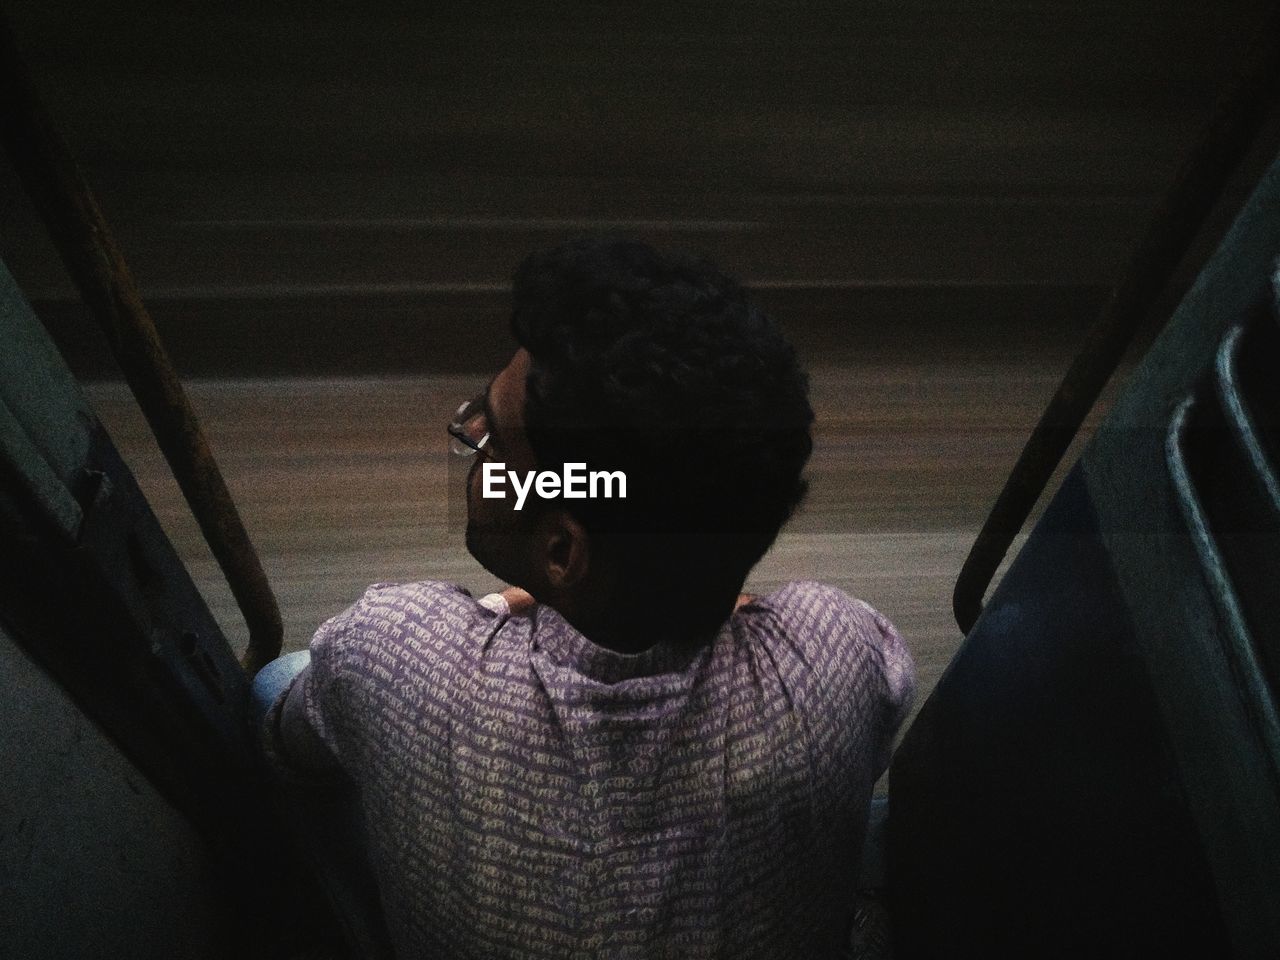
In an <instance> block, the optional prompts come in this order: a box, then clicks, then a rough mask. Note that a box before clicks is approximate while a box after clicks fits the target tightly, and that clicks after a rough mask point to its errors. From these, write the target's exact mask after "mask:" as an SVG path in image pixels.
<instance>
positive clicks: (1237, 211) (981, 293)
mask: <svg viewBox="0 0 1280 960" xmlns="http://www.w3.org/2000/svg"><path fill="white" fill-rule="evenodd" d="M0 13H2V20H3V23H0V32H2V33H3V34H4V36H3V37H0V40H2V41H3V42H2V43H0V55H2V56H3V59H4V63H3V64H2V65H0V69H2V70H3V76H2V77H0V85H2V86H0V114H3V115H2V116H0V136H2V137H3V140H4V145H5V151H6V155H5V157H4V159H3V162H0V542H2V543H4V545H5V547H6V549H5V550H4V551H3V561H2V564H3V570H2V572H0V656H2V657H3V666H2V667H0V687H2V690H0V711H2V713H0V720H2V721H3V722H2V723H0V729H2V730H3V733H0V756H2V757H3V764H2V769H3V778H4V781H5V783H6V786H5V789H4V790H0V957H10V956H11V957H14V958H15V960H16V958H23V960H26V958H32V960H35V958H41V960H43V958H60V957H116V956H120V957H138V958H143V957H152V956H154V957H162V956H163V957H226V956H258V955H261V956H264V957H265V956H270V957H297V958H304V957H315V958H322V957H323V958H330V957H334V958H336V957H345V956H349V955H350V956H355V955H356V954H355V953H351V952H350V951H349V948H348V947H347V946H344V943H343V936H342V933H341V931H340V930H338V928H337V927H336V925H335V923H334V921H333V919H332V918H331V917H330V916H329V914H328V912H327V909H326V907H325V905H324V903H323V897H322V896H320V895H319V893H318V892H317V890H316V888H315V886H314V881H313V879H312V878H311V877H310V875H309V873H308V869H307V867H306V865H305V864H304V863H303V862H301V860H300V859H299V858H298V856H297V855H296V851H294V850H293V849H291V848H290V847H289V845H288V843H287V842H285V841H284V840H283V839H282V837H283V835H284V833H285V831H282V830H281V829H280V828H279V822H278V818H279V816H280V813H279V811H278V810H277V809H275V808H274V807H273V806H272V803H271V801H270V800H269V798H268V797H267V794H266V792H265V791H264V788H263V783H262V772H261V769H260V768H259V766H258V758H257V756H256V753H255V750H254V747H253V744H252V743H251V735H250V732H249V730H248V724H247V720H246V713H245V710H246V697H247V689H248V682H249V678H250V677H251V675H252V671H253V669H254V668H255V667H257V666H261V664H262V663H263V662H265V661H266V660H267V659H270V658H271V657H272V656H274V655H275V654H276V653H277V652H280V651H282V650H283V651H286V652H287V651H293V650H300V649H303V648H305V647H306V645H307V642H308V640H309V638H310V637H311V635H312V633H313V632H314V631H315V629H316V628H317V627H318V626H319V624H320V623H322V622H323V621H325V620H326V619H328V618H329V617H331V616H333V615H334V614H336V613H337V612H339V611H340V610H342V609H343V608H345V607H346V606H347V605H348V604H350V603H351V602H352V601H353V600H354V599H355V598H356V597H357V596H358V595H359V594H360V592H361V591H362V590H363V589H364V587H365V586H366V585H367V584H369V583H372V582H375V581H408V580H415V579H422V578H426V577H431V578H438V579H445V580H452V581H456V582H459V583H462V584H464V585H465V586H467V587H468V588H469V589H471V590H472V592H474V593H476V594H477V595H479V594H480V593H483V592H487V591H489V590H491V589H494V588H495V587H496V586H497V581H495V580H494V579H493V578H492V577H491V576H490V575H489V574H487V573H486V572H484V571H483V570H482V569H480V568H479V567H478V566H477V565H476V564H475V563H474V561H473V560H471V558H470V557H469V556H468V555H467V552H466V549H465V547H464V545H463V542H462V526H463V525H462V521H463V519H464V517H465V507H464V506H463V505H462V501H461V500H460V492H459V491H460V486H459V484H460V480H461V475H460V473H459V472H458V470H457V468H456V467H454V466H453V465H452V464H451V463H450V461H449V457H448V454H447V444H446V439H447V438H446V436H445V433H444V430H443V425H444V424H445V423H446V422H447V420H448V417H449V415H450V413H452V411H453V410H454V409H455V408H456V406H457V403H458V400H459V399H460V398H465V397H468V396H472V395H473V394H474V393H475V392H476V390H477V389H478V388H480V387H482V386H483V384H484V382H485V380H486V379H487V378H488V376H489V375H490V374H491V372H492V371H493V370H495V369H497V368H498V367H500V366H501V365H502V364H503V363H504V362H505V361H506V358H507V357H508V356H509V355H510V352H511V350H512V347H513V342H512V339H511V334H510V332H509V329H508V312H509V300H510V282H511V275H512V272H513V270H514V269H515V267H516V266H517V264H518V263H519V262H520V261H521V259H522V258H523V257H524V256H525V255H526V254H527V253H529V252H531V251H533V250H538V249H543V248H547V247H550V246H552V245H554V244H556V243H558V242H560V241H563V240H565V239H568V238H571V237H575V236H580V235H584V234H613V235H625V236H635V237H639V238H641V239H644V240H646V241H649V242H651V243H653V244H655V245H656V246H659V247H663V248H676V249H682V250H688V251H692V252H696V253H699V254H704V255H707V256H709V257H711V258H713V259H714V260H716V261H717V262H718V263H719V264H720V265H721V266H722V267H724V268H725V269H726V270H727V271H728V272H730V273H732V274H734V275H736V276H738V277H740V278H741V279H742V280H743V281H744V283H745V284H746V286H747V287H749V288H750V289H751V290H752V291H753V293H754V295H755V296H756V297H757V298H758V299H759V300H760V301H761V302H762V303H764V304H765V305H766V306H767V308H768V309H769V311H770V313H771V314H773V315H774V316H776V317H777V318H778V319H779V321H780V322H781V324H782V326H783V328H784V329H785V330H786V331H787V333H788V334H789V336H790V337H791V338H792V340H793V341H794V342H795V344H796V345H797V349H798V351H799V353H800V355H801V357H802V360H803V362H804V364H805V366H806V367H807V368H808V370H809V374H810V386H811V393H812V402H813V406H814V409H815V411H816V414H817V420H816V423H815V427H814V439H815V447H814V455H813V458H812V460H811V462H810V465H809V468H808V475H809V477H810V481H811V491H810V494H809V497H808V499H807V500H806V502H805V504H804V505H803V507H802V509H801V510H800V512H799V513H798V514H797V515H796V516H795V517H794V518H793V519H792V521H791V522H790V524H789V525H788V526H787V527H786V528H785V529H784V531H783V534H782V536H781V537H780V538H779V540H778V542H777V543H776V544H775V546H774V547H773V549H772V550H771V551H770V553H769V554H768V555H767V556H766V557H765V559H764V560H763V561H762V562H761V564H760V565H759V566H758V567H757V568H756V569H755V570H754V571H753V573H752V575H751V577H750V578H749V580H748V583H747V586H748V588H749V589H751V590H752V591H754V592H763V591H766V590H769V589H772V588H774V587H776V586H778V585H780V584H782V583H784V582H786V581H789V580H794V579H816V580H822V581H826V582H829V583H833V584H835V585H837V586H840V587H841V588H843V589H845V590H847V591H848V592H850V593H851V594H854V595H856V596H859V597H863V598H865V599H866V600H868V601H869V602H871V603H873V604H874V605H875V606H876V607H877V608H878V609H880V610H882V611H883V612H884V613H885V614H886V615H888V616H889V617H890V618H891V619H892V620H893V622H894V623H895V624H896V625H897V626H898V628H899V629H900V630H901V632H902V634H903V636H904V637H905V638H906V640H907V643H908V645H909V647H910V649H911V652H912V655H913V656H914V658H915V661H916V664H917V669H918V673H919V681H918V683H919V685H918V691H917V696H916V703H915V707H914V709H913V712H912V714H911V715H910V717H909V718H908V720H907V722H906V723H905V724H904V727H903V732H902V734H901V735H900V745H899V747H898V750H897V753H896V755H895V758H894V761H893V763H892V766H891V768H890V771H889V772H888V773H887V774H886V776H885V777H884V778H882V780H881V782H880V784H879V785H878V786H877V794H878V796H879V797H880V798H881V803H880V804H878V805H877V808H876V809H877V810H880V811H883V810H885V809H886V808H887V809H888V810H889V811H890V815H889V816H888V818H887V824H885V823H880V824H879V826H878V827H877V830H876V832H875V834H874V836H873V842H872V843H871V845H870V847H869V849H868V852H867V854H866V862H865V863H864V866H863V875H864V877H865V878H866V884H865V885H866V887H867V903H868V905H869V906H868V910H867V912H866V913H865V914H864V913H860V914H859V916H860V917H864V918H866V920H867V923H868V924H869V925H870V926H869V927H868V931H867V932H866V936H865V938H864V939H863V940H861V941H857V942H855V943H854V944H853V945H852V946H851V953H850V956H858V957H886V956H897V957H951V956H979V955H981V956H1019V957H1030V956H1073V957H1077V956H1153V955H1159V954H1164V955H1170V956H1179V955H1190V954H1192V953H1194V954H1196V955H1200V956H1232V957H1274V956H1276V955H1277V951H1280V912H1278V911H1276V910H1275V908H1274V904H1275V902H1276V900H1277V898H1278V897H1280V707H1278V701H1277V689H1278V687H1277V684H1278V683H1280V679H1278V678H1280V620H1278V619H1277V617H1278V616H1280V605H1278V601H1277V596H1280V594H1278V593H1277V589H1276V586H1275V585H1276V583H1277V578H1278V577H1280V481H1278V480H1277V477H1280V395H1277V386H1276V378H1275V376H1274V371H1275V369H1276V366H1275V365H1276V363H1277V358H1278V357H1280V354H1278V353H1277V351H1278V350H1280V342H1278V341H1280V333H1278V332H1277V327H1276V324H1277V304H1278V303H1280V292H1277V291H1280V273H1278V272H1277V271H1278V269H1280V268H1278V264H1280V161H1277V156H1278V155H1280V110H1278V109H1277V105H1278V102H1280V96H1277V93H1278V92H1280V18H1278V15H1277V10H1276V7H1275V5H1274V4H1272V3H1267V2H1263V0H1229V2H1224V3H1215V4H1202V3H1191V2H1189V0H1176V2H1173V3H1154V2H1151V0H1136V2H1132V3H1125V4H1113V3H1106V2H1103V0H1087V2H1082V3H1077V4H1071V5H1061V4H1058V5H1054V4H1021V3H1012V2H1010V0H965V2H962V3H953V4H941V3H901V2H899V3H885V2H869V3H859V4H846V3H834V2H830V0H819V2H807V3H799V4H781V3H768V2H755V0H753V2H747V3H724V2H719V0H716V2H711V3H705V4H693V5H688V4H675V3H665V2H664V3H661V4H657V5H651V6H649V7H646V8H644V9H643V11H642V10H641V9H640V8H638V7H635V6H628V5H623V4H617V3H608V2H601V3H590V4H584V5H568V4H552V3H545V2H541V0H539V2H535V3H533V4H521V5H517V4H505V3H480V4H473V5H467V6H459V7H456V8H449V9H430V8H417V7H412V6H409V5H392V4H375V5H372V6H370V7H365V8H356V7H352V6H350V5H339V4H330V3H321V4H319V5H314V6H310V7H301V6H295V5H286V6H278V7H277V6H261V5H256V4H243V3H229V4H226V3H224V4H197V5H191V6H188V7H184V6H182V5H168V4H161V3H156V2H154V0H135V2H132V3H126V4H115V3H108V4H99V5H93V6H90V7H85V6H84V5H72V4H66V3H59V2H56V0H54V2H43V3H35V2H30V0H18V2H11V3H7V4H4V5H3V8H0ZM139 317H142V318H143V319H144V321H145V322H143V323H142V325H141V326H139V325H138V318H139ZM958 578H959V583H957V579H958ZM953 592H954V596H953ZM886 797H887V798H888V799H887V804H885V803H884V802H883V801H884V798H886ZM299 930H305V931H307V932H306V933H302V934H300V933H298V931H299Z"/></svg>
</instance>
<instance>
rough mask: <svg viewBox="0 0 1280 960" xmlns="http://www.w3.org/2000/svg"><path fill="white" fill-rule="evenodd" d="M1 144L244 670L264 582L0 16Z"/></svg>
mask: <svg viewBox="0 0 1280 960" xmlns="http://www.w3.org/2000/svg"><path fill="white" fill-rule="evenodd" d="M0 141H3V143H4V146H5V149H6V150H7V151H8V154H9V158H10V160H11V161H12V163H13V166H14V168H15V169H16V170H17V173H18V176H19V177H20V178H21V180H22V184H23V187H24V188H25V189H26V191H27V193H28V194H29V195H30V196H31V199H32V201H33V202H34V204H35V206H36V208H37V209H38V210H39V212H40V214H41V216H42V217H43V218H44V222H45V224H46V226H47V227H48V229H49V233H50V235H51V236H52V238H53V241H54V243H55V244H56V245H57V248H58V252H59V253H60V254H61V256H62V259H63V262H64V263H65V264H66V267H67V271H68V272H69V273H70V275H71V278H72V280H73V281H74V282H75V284H76V286H77V287H78V288H79V290H80V295H81V296H82V297H83V298H84V301H85V303H86V304H88V306H89V308H90V310H91V311H92V313H93V315H94V317H95V318H96V320H97V322H98V323H99V325H100V326H101V327H102V329H103V332H104V333H105V334H106V336H107V341H108V342H109V343H110V344H111V349H112V351H113V352H114V353H115V357H116V360H117V362H118V363H119V364H120V369H121V370H122V371H123V372H124V376H125V379H126V380H127V381H128V383H129V386H130V388H131V389H132V390H133V394H134V396H135V397H136V398H137V401H138V405H139V406H140V407H141V408H142V412H143V415H144V416H145V417H146V418H147V423H148V424H150V426H151V432H152V433H153V434H154V435H155V438H156V442H157V443H158V444H159V446H160V450H161V452H163V453H164V456H165V459H166V460H168V462H169V467H170V469H171V470H172V471H173V475H174V478H175V479H176V480H177V481H178V486H179V487H181V488H182V493H183V495H184V496H185V497H186V499H187V503H188V504H189V505H190V507H191V512H192V513H193V514H194V515H195V518H196V521H197V523H199V525H200V530H201V532H203V534H204V538H205V540H206V541H208V544H209V548H210V549H211V550H212V551H213V555H214V557H215V558H216V559H217V561H218V565H219V566H220V567H221V568H222V572H223V574H224V575H225V576H226V578H227V582H228V583H229V584H230V586H231V592H232V594H233V595H234V596H235V598H236V602H237V603H238V604H239V606H240V611H241V613H242V614H243V615H244V619H245V623H246V625H247V626H248V628H249V646H248V649H247V650H246V652H245V656H244V660H243V663H244V666H245V669H246V670H248V671H250V672H255V671H256V670H257V669H258V668H260V667H261V666H262V665H263V664H265V663H267V662H268V661H270V660H271V659H273V658H274V657H276V656H277V655H278V654H279V652H280V644H281V639H282V636H283V632H284V629H283V625H282V623H281V619H280V610H279V608H278V607H277V605H276V601H275V597H274V595H273V594H272V592H271V587H270V585H269V584H268V583H267V577H266V574H265V573H264V572H263V570H262V564H261V563H260V562H259V560H258V555H257V553H256V552H255V551H254V549H253V544H252V543H251V542H250V541H249V535H248V533H247V532H246V531H245V528H244V524H243V523H242V522H241V520H240V515H239V513H238V512H237V510H236V506H235V503H234V502H233V501H232V499H231V494H230V493H229V492H228V491H227V487H226V484H225V483H224V482H223V479H222V474H221V472H220V471H219V470H218V465H217V463H216V462H215V461H214V458H213V453H212V452H211V451H210V449H209V443H208V441H207V439H206V438H205V435H204V431H203V430H202V429H201V426H200V422H199V420H198V419H197V418H196V414H195V411H194V410H193V409H192V407H191V403H190V401H189V400H188V399H187V396H186V393H185V392H184V391H183V389H182V384H181V383H180V382H179V380H178V376H177V374H176V373H175V371H174V369H173V364H172V363H171V362H170V360H169V356H168V354H167V352H166V351H165V349H164V345H163V344H162V343H161V342H160V338H159V336H158V335H157V333H156V328H155V324H154V323H152V321H151V317H150V315H149V314H148V313H147V309H146V307H145V306H143V303H142V300H141V298H140V297H139V296H138V290H137V286H136V284H135V283H134V281H133V277H132V275H131V274H130V272H129V268H128V267H127V266H126V265H125V262H124V257H123V256H122V255H121V253H120V250H119V249H118V248H117V247H116V244H115V241H114V240H113V239H112V236H111V231H110V230H109V229H108V227H107V224H106V221H105V220H104V219H103V217H102V212H101V211H100V210H99V208H98V204H97V201H96V200H95V199H94V196H93V193H92V191H90V189H89V186H88V184H87V183H86V182H85V179H84V176H83V175H82V174H81V172H80V169H79V167H78V166H77V165H76V163H75V161H74V160H73V159H72V157H71V153H70V150H69V149H68V148H67V145H66V143H65V142H64V141H63V139H62V137H61V136H60V135H59V134H58V132H57V130H56V129H55V128H54V126H53V124H52V122H51V121H50V120H49V118H48V116H47V115H46V113H45V111H44V110H43V108H42V107H41V105H40V102H39V98H38V97H37V96H36V92H35V89H34V86H33V85H32V83H31V81H30V78H29V76H28V74H27V71H26V69H25V68H24V66H23V64H22V62H21V59H20V57H19V55H18V51H17V45H16V43H15V41H14V37H13V33H12V30H11V29H10V27H9V23H8V21H7V19H5V18H4V17H3V16H0Z"/></svg>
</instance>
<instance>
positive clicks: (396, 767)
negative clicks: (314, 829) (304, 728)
mask: <svg viewBox="0 0 1280 960" xmlns="http://www.w3.org/2000/svg"><path fill="white" fill-rule="evenodd" d="M655 639H659V642H658V643H656V644H655V646H654V647H652V648H651V649H649V650H647V651H645V652H644V653H641V654H630V655H628V654H620V653H617V652H614V651H611V650H607V649H605V648H602V647H598V646H596V645H595V644H593V643H591V642H590V641H589V640H588V639H587V638H586V637H584V636H583V635H582V634H580V633H579V632H578V631H577V630H575V629H574V628H573V627H572V626H571V625H569V623H567V622H566V621H565V620H564V619H563V618H562V617H561V616H560V615H559V614H558V613H556V611H555V610H553V609H551V608H549V607H546V606H538V607H535V608H534V611H533V614H532V615H531V616H529V617H508V616H500V615H498V614H495V613H493V612H491V611H490V610H488V609H486V608H485V607H482V606H480V605H479V604H478V603H477V602H476V601H475V600H474V599H473V598H472V597H471V596H470V595H469V594H468V593H466V592H465V591H464V590H462V589H461V588H459V587H456V586H453V585H451V584H447V583H439V582H422V583H412V584H404V585H389V584H377V585H375V586H373V587H370V588H369V590H368V591H367V592H366V593H365V595H364V596H363V597H362V598H361V599H360V601H359V602H357V603H356V604H355V605H354V606H353V607H351V608H350V609H349V610H347V611H346V612H345V613H343V614H341V615H340V616H338V617H335V618H334V619H333V620H331V621H329V622H328V623H326V624H325V625H324V626H323V627H322V628H321V629H320V631H319V632H318V633H317V634H316V636H315V638H314V639H313V640H312V643H311V651H312V663H311V666H310V668H309V669H308V670H307V671H305V672H304V673H303V674H302V675H301V677H300V679H299V682H301V683H302V684H303V687H302V694H303V695H302V696H298V697H286V698H282V701H281V702H282V703H287V704H288V709H289V710H290V711H292V710H294V709H295V706H294V705H295V704H300V706H299V707H297V708H296V709H298V710H300V711H302V715H303V718H304V719H305V721H306V723H307V724H308V726H309V729H310V730H311V731H312V732H313V733H314V734H315V735H316V736H318V738H319V740H321V741H322V742H323V743H324V744H325V745H326V746H327V748H328V749H329V751H331V752H332V754H333V756H334V757H335V758H336V759H337V762H338V764H339V765H340V766H341V767H342V768H343V769H344V770H345V771H346V773H347V774H348V775H349V776H350V777H351V778H352V779H353V780H354V781H355V783H356V784H358V785H359V788H360V798H361V800H360V802H361V807H362V810H363V813H364V817H365V822H366V826H367V830H368V833H369V836H370V843H371V846H372V850H371V858H372V860H373V863H374V866H375V870H376V873H377V876H378V880H379V889H380V894H381V897H382V901H383V905H384V909H385V912H386V917H387V924H388V927H389V930H390V933H391V936H392V939H393V941H394V943H395V945H396V949H397V953H398V954H399V955H400V956H402V957H406V958H407V957H419V956H421V957H457V958H476V960H480V958H484V960H491V958H499V957H503V958H506V957H509V958H529V960H533V958H547V957H565V958H573V957H584V958H585V957H591V958H595V957H609V958H617V960H626V958H641V957H645V958H648V957H682V958H684V957H689V958H699V957H725V958H730V957H732V958H734V960H741V958H749V957H769V958H783V957H797V958H805V960H810V958H815V957H823V956H834V955H835V954H836V952H837V951H838V949H839V947H840V944H841V943H842V941H843V938H844V936H845V934H846V933H847V929H848V924H849V920H850V917H851V915H852V908H853V886H854V882H855V879H856V874H857V861H858V854H859V850H860V848H861V844H862V840H863V832H864V829H865V822H866V814H867V806H868V802H869V798H870V794H871V790H872V786H873V784H874V782H875V780H876V778H877V777H878V775H879V774H880V773H881V772H882V771H883V769H884V767H885V765H886V763H887V761H888V751H889V748H890V745H891V741H892V737H893V734H894V731H895V729H896V728H897V726H898V724H899V723H900V722H901V719H902V717H903V714H904V712H905V710H906V707H907V705H908V702H909V700H910V696H911V689H912V682H913V680H912V664H911V660H910V657H909V655H908V653H907V651H906V648H905V647H904V645H903V643H902V641H901V638H900V637H899V636H898V634H897V632H896V631H895V630H894V628H893V627H892V626H891V625H890V624H889V622H888V621H887V620H886V619H885V618H884V617H883V616H881V615H880V614H879V613H877V612H876V611H875V610H873V609H872V608H871V607H869V606H868V605H866V604H865V603H862V602H861V601H857V600H854V599H852V598H850V597H848V596H847V595H846V594H844V593H842V592H841V591H839V590H837V589H835V588H832V587H827V586H823V585H820V584H816V583H793V584H789V585H788V586H786V587H783V588H782V589H780V590H778V591H777V592H775V593H773V594H771V595H769V596H767V597H763V598H760V599H757V600H756V601H753V602H752V603H750V604H748V605H747V606H745V607H743V608H742V609H740V610H739V611H738V612H737V613H735V614H734V615H733V616H732V617H731V618H730V619H729V621H727V623H726V624H725V625H724V627H723V628H722V629H721V630H720V632H719V634H718V635H717V636H716V637H715V639H714V641H712V642H711V643H709V644H706V645H703V646H702V647H700V648H697V649H693V650H690V649H680V648H678V647H674V646H672V645H670V644H667V643H664V642H661V641H660V638H655ZM279 709H280V708H279V705H278V706H277V710H279ZM275 728H277V729H278V728H279V725H278V724H277V725H275ZM275 753H276V755H277V756H281V757H287V755H288V744H280V745H279V746H278V749H276V750H275Z"/></svg>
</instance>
